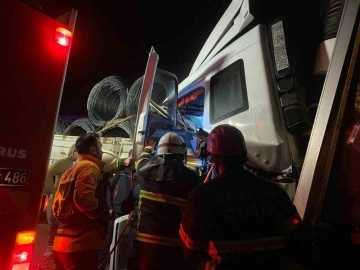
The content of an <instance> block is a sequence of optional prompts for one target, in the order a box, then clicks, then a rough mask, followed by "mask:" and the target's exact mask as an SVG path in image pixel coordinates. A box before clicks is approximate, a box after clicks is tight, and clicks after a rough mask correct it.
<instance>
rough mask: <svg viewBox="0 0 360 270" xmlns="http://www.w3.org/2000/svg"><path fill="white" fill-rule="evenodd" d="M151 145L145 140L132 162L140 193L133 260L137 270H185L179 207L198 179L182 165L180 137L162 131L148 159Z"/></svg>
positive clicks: (182, 151) (182, 154) (184, 153)
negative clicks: (138, 154) (136, 264)
mask: <svg viewBox="0 0 360 270" xmlns="http://www.w3.org/2000/svg"><path fill="white" fill-rule="evenodd" d="M153 147H154V143H153V142H152V141H150V142H147V143H146V144H145V148H144V150H143V152H142V153H141V155H140V157H139V159H138V160H137V161H136V162H135V168H136V170H137V176H138V180H139V184H140V195H139V205H138V210H139V211H138V223H137V230H136V237H135V241H134V251H135V258H134V260H135V261H137V263H138V267H139V269H189V267H188V266H187V265H186V262H185V260H184V256H183V252H182V249H181V244H180V243H181V242H180V239H179V225H180V222H181V207H182V206H184V205H185V204H186V201H187V198H188V194H189V192H190V191H191V190H192V189H193V188H195V187H196V186H197V185H198V184H199V180H198V177H197V176H196V174H195V172H193V171H192V170H191V169H189V168H187V167H185V165H184V161H185V157H186V145H185V143H184V141H183V139H182V138H181V137H180V136H178V135H177V134H175V133H172V132H170V133H166V134H165V135H164V136H163V137H162V138H161V139H160V141H159V144H158V148H157V156H155V157H153V158H151V153H152V150H153Z"/></svg>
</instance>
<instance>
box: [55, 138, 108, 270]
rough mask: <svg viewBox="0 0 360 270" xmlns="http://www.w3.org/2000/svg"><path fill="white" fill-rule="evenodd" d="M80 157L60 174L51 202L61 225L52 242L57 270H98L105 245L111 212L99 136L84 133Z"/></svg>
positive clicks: (77, 141) (80, 145) (80, 146)
mask: <svg viewBox="0 0 360 270" xmlns="http://www.w3.org/2000/svg"><path fill="white" fill-rule="evenodd" d="M75 145H76V151H77V152H78V154H79V155H78V158H77V160H76V162H75V163H74V164H73V166H71V167H70V168H69V169H68V170H67V171H66V172H65V173H64V174H63V176H62V177H61V179H60V182H59V186H58V189H57V191H56V193H55V196H54V202H53V205H52V211H53V215H54V216H55V217H56V218H58V219H59V221H60V224H59V228H58V230H57V235H56V237H55V240H54V244H53V247H52V248H53V254H54V261H55V264H56V267H57V269H58V270H70V269H71V270H82V269H87V270H96V269H97V255H98V253H99V251H100V250H102V249H103V248H104V246H105V245H104V244H105V241H104V240H105V230H106V226H107V221H108V212H107V208H106V201H105V197H104V190H103V189H102V187H103V186H104V185H103V184H102V183H101V182H100V179H101V170H102V169H103V167H104V165H105V164H104V162H102V161H101V159H102V150H101V147H102V145H101V142H100V138H99V136H98V135H97V134H90V133H89V134H82V135H80V136H79V138H78V139H77V140H76V144H75Z"/></svg>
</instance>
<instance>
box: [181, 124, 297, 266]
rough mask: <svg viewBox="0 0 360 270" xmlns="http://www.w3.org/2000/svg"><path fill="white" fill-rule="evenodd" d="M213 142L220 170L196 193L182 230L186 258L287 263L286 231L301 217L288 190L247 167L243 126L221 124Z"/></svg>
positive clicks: (197, 262)
mask: <svg viewBox="0 0 360 270" xmlns="http://www.w3.org/2000/svg"><path fill="white" fill-rule="evenodd" d="M207 148H208V152H209V153H210V154H211V159H212V161H213V163H214V165H215V169H216V170H217V172H218V173H219V175H220V176H219V177H217V178H215V179H213V180H212V181H209V182H208V183H205V184H202V185H200V186H199V187H197V188H196V189H194V190H193V191H192V192H191V193H190V196H189V200H188V203H187V205H186V207H185V208H184V211H183V217H182V222H181V225H180V231H179V232H180V237H181V240H182V242H183V248H184V255H185V258H186V259H187V261H188V262H189V263H191V264H192V265H194V266H196V267H198V269H286V267H285V266H284V264H283V263H284V262H283V260H282V259H283V252H284V249H283V248H284V244H285V243H284V235H285V234H286V233H287V231H291V230H292V229H293V228H294V226H295V224H297V223H298V222H299V221H300V219H299V218H298V215H297V211H296V208H295V206H294V205H293V204H292V203H291V201H290V199H289V197H288V195H287V194H286V193H285V192H284V191H283V190H282V189H281V188H280V187H278V186H277V185H275V184H273V183H270V182H266V181H264V180H262V179H259V178H257V177H256V176H254V175H253V174H251V173H249V172H247V171H246V170H245V169H244V167H243V165H244V164H245V162H246V161H247V149H246V145H245V141H244V137H243V135H242V133H241V132H240V131H239V130H238V129H237V128H235V127H233V126H231V125H220V126H217V127H216V128H214V129H213V130H212V131H211V133H210V134H209V137H208V143H207Z"/></svg>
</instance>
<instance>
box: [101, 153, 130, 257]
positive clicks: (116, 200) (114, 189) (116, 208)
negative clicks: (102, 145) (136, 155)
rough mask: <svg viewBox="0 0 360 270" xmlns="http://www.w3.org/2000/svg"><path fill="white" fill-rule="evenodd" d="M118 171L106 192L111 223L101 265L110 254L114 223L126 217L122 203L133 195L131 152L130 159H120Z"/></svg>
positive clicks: (102, 252)
mask: <svg viewBox="0 0 360 270" xmlns="http://www.w3.org/2000/svg"><path fill="white" fill-rule="evenodd" d="M117 164H118V171H117V172H116V173H115V175H114V176H113V177H112V178H111V179H110V180H109V183H108V186H107V190H106V202H107V206H108V208H109V215H110V222H109V226H108V230H107V235H106V239H105V249H103V250H102V251H101V252H100V254H99V263H102V262H103V261H104V260H105V259H106V257H107V256H108V254H109V251H110V246H111V242H112V239H113V232H114V222H115V220H116V219H117V218H118V217H121V216H123V215H125V214H126V213H125V212H124V211H123V209H122V206H121V204H122V202H123V201H125V200H126V198H127V197H128V196H129V194H130V193H131V190H132V188H131V185H132V183H131V181H132V179H131V176H132V175H131V174H132V171H133V170H134V166H133V165H134V163H133V159H132V157H131V151H130V153H129V156H128V158H126V159H125V158H123V159H119V160H118V162H117Z"/></svg>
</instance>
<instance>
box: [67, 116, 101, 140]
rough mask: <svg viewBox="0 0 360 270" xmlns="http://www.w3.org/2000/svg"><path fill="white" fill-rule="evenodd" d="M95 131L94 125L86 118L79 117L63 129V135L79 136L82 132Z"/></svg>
mask: <svg viewBox="0 0 360 270" xmlns="http://www.w3.org/2000/svg"><path fill="white" fill-rule="evenodd" d="M91 132H95V127H94V125H93V124H92V123H91V122H90V121H89V119H87V118H80V119H78V120H75V121H74V122H72V123H71V124H70V125H69V126H68V127H67V128H66V129H65V130H64V133H63V135H67V136H79V135H81V134H84V133H91Z"/></svg>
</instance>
